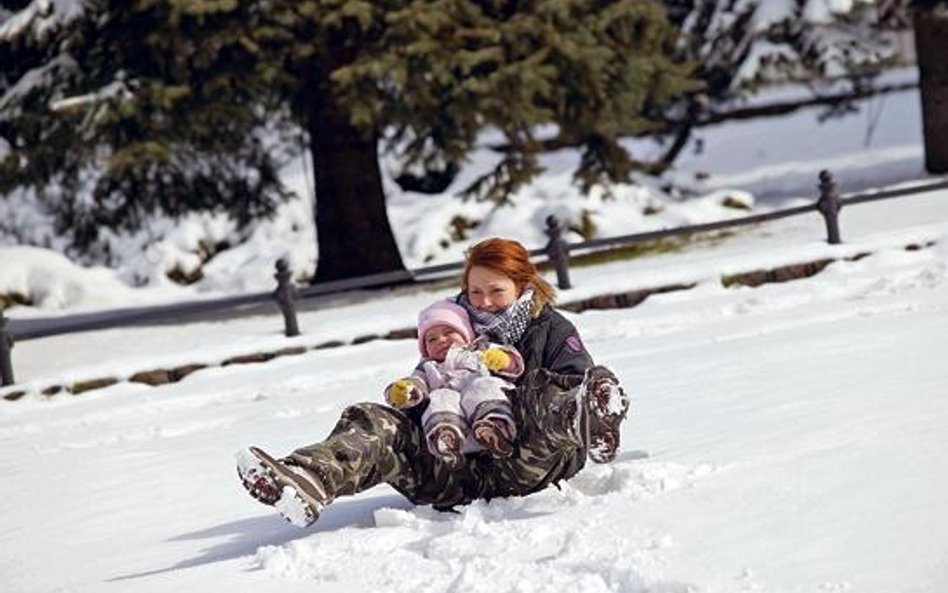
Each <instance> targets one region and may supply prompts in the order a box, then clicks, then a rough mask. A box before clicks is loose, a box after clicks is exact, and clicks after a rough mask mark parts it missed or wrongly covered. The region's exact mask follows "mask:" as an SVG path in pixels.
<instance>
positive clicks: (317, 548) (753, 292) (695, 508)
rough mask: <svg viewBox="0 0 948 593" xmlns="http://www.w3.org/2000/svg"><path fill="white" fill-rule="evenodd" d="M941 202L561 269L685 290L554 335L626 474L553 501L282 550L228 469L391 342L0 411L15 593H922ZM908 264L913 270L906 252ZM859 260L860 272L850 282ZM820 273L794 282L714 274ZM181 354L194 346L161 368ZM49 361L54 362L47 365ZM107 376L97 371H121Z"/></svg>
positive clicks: (931, 462)
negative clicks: (725, 280)
mask: <svg viewBox="0 0 948 593" xmlns="http://www.w3.org/2000/svg"><path fill="white" fill-rule="evenodd" d="M946 204H948V194H946V193H945V192H942V193H937V194H931V195H928V196H919V197H913V198H905V199H902V200H895V201H890V202H886V203H878V204H872V205H862V206H858V207H853V208H851V209H849V210H848V211H846V213H845V222H844V232H845V233H846V238H847V240H848V243H847V245H844V246H840V247H829V246H826V245H825V244H823V243H822V240H821V236H820V233H821V229H820V222H819V220H818V219H817V218H816V217H815V216H814V217H813V218H808V217H805V218H801V219H793V220H790V221H784V222H782V223H779V224H775V225H767V226H763V227H760V228H758V229H756V230H755V231H753V232H751V233H749V234H747V235H745V236H742V237H738V238H735V239H734V240H732V241H725V242H723V243H720V244H718V245H716V246H715V247H713V248H711V249H704V250H688V251H686V252H683V253H678V254H670V255H665V256H661V257H656V258H650V259H647V260H639V261H637V262H623V263H614V264H609V265H607V266H600V267H596V268H582V269H578V270H577V273H576V277H575V283H576V285H577V288H576V289H575V292H574V291H568V292H567V293H565V294H564V295H562V297H563V299H564V300H568V299H569V298H571V297H575V296H577V295H581V294H583V291H594V290H596V289H597V288H596V287H599V288H600V289H601V288H602V287H603V286H613V287H615V286H622V285H626V284H629V283H632V282H644V283H649V282H654V281H656V280H659V279H661V278H668V277H682V278H690V279H692V280H696V281H698V284H697V286H696V287H695V288H694V289H691V290H687V291H681V292H677V293H671V294H668V295H663V296H655V297H652V298H651V299H649V300H648V301H646V302H645V303H644V304H643V305H641V306H639V307H637V308H634V309H627V310H612V311H590V312H586V313H583V314H579V315H571V318H572V319H573V320H574V321H575V323H576V324H577V325H578V326H579V327H580V329H581V331H582V333H583V335H584V338H585V341H586V342H587V345H588V347H589V348H590V350H591V352H592V353H593V354H594V355H595V356H596V358H597V359H598V360H599V361H601V362H602V363H605V364H607V365H610V366H612V367H613V368H614V369H615V370H616V372H617V373H618V374H619V375H620V377H622V378H623V379H624V381H625V382H626V384H627V385H628V388H629V391H630V392H631V393H632V395H633V398H634V399H633V402H634V403H633V414H632V416H631V417H630V419H629V421H628V422H627V424H626V425H625V426H624V428H623V435H622V438H623V443H625V448H624V451H623V452H622V453H621V455H620V457H619V460H618V461H617V462H616V463H615V464H613V465H610V466H594V467H587V468H586V469H585V470H583V471H582V472H581V473H580V474H579V475H578V476H576V477H575V478H574V479H572V480H570V481H569V482H568V483H567V484H565V485H564V486H563V488H562V489H561V490H555V489H551V490H548V491H545V492H542V493H540V494H537V495H534V496H531V497H528V498H522V499H509V500H495V501H492V502H491V503H489V504H488V503H483V502H481V503H476V504H473V505H471V506H470V507H467V508H464V509H462V510H461V511H460V512H459V513H458V514H440V513H437V512H434V511H433V510H431V509H429V508H413V507H411V505H409V504H407V503H406V502H405V501H404V500H403V499H401V498H400V497H399V496H398V495H397V494H395V493H394V492H393V491H392V490H390V489H389V488H387V487H379V488H376V489H374V490H373V491H370V492H368V493H365V494H363V495H360V496H357V497H354V498H348V499H341V500H339V501H337V502H336V503H335V504H334V505H333V506H331V507H330V508H329V509H328V510H327V512H326V513H325V514H324V516H323V517H322V518H321V519H320V521H319V522H318V523H317V524H316V525H315V526H314V527H313V528H311V529H309V530H298V529H296V528H295V527H292V526H290V525H289V524H286V523H284V522H283V521H282V520H281V519H280V518H279V516H277V515H275V514H274V513H272V512H270V510H269V509H267V508H266V507H263V506H261V505H259V504H257V503H256V502H255V501H253V500H252V499H250V498H249V497H248V496H247V495H246V493H245V492H244V491H243V489H242V488H241V487H240V485H239V483H238V481H237V478H236V475H235V472H234V467H233V455H234V453H235V452H236V451H237V450H238V449H239V448H240V447H242V446H245V445H247V444H251V443H253V444H258V445H261V446H265V447H267V448H270V449H272V450H274V451H277V452H285V451H288V450H290V449H291V448H293V447H295V446H298V445H301V444H304V443H308V442H311V441H314V440H318V439H320V438H322V437H323V436H325V435H326V433H327V432H328V431H329V429H330V428H331V426H332V424H333V422H334V420H335V418H336V417H337V416H338V414H339V412H340V410H341V409H342V408H343V407H344V406H345V405H346V404H347V403H349V402H352V401H357V400H377V398H378V397H379V390H380V388H381V386H382V385H383V384H384V383H385V382H386V381H388V380H390V379H391V378H392V377H395V376H397V375H399V374H401V373H403V372H404V371H405V369H406V368H409V367H410V365H412V364H413V362H414V357H415V351H414V348H415V346H414V343H413V341H411V340H398V341H374V342H369V343H365V344H361V345H357V346H344V347H338V348H328V349H324V350H312V351H308V352H307V353H305V354H302V355H298V356H289V357H283V358H279V359H275V360H273V361H271V362H268V363H264V364H255V365H235V366H228V367H223V368H211V369H205V370H203V371H198V372H196V373H194V374H193V375H191V376H189V377H187V378H185V379H184V380H182V381H180V382H179V383H176V384H173V385H169V386H164V387H158V388H151V387H147V386H144V385H140V384H135V383H128V382H120V383H118V384H117V385H114V386H112V387H109V388H106V389H102V390H96V391H93V392H89V393H87V394H84V395H81V396H68V395H62V394H61V395H59V396H54V397H52V398H48V399H45V398H41V397H36V396H30V397H26V398H23V399H21V400H19V401H17V402H3V403H4V405H3V406H2V407H0V468H2V470H3V473H4V475H5V476H7V478H8V479H6V480H4V481H3V483H2V486H0V510H2V516H3V529H2V530H0V550H2V551H0V571H2V574H3V575H4V576H5V589H7V590H10V591H24V592H31V591H43V592H45V591H50V592H52V591H74V592H92V591H96V592H98V591H135V592H148V591H155V592H165V591H169V590H180V591H221V592H228V593H229V592H233V591H255V592H256V591H274V592H277V591H278V592H280V593H286V592H289V591H314V590H318V591H340V592H342V591H346V592H356V593H359V592H366V593H368V592H372V593H375V592H377V591H380V590H385V591H406V592H407V591H418V590H426V591H431V592H442V591H443V592H447V591H485V592H486V591H491V592H495V591H511V592H513V591H518V592H519V591H550V590H560V591H582V592H598V591H622V592H630V593H635V592H646V591H647V592H650V593H682V592H685V591H701V592H731V591H734V592H736V591H767V592H794V593H799V592H813V593H824V592H826V591H853V592H860V593H863V592H864V593H894V592H932V591H940V590H944V589H945V587H946V586H948V565H946V564H945V559H946V558H948V510H946V507H945V505H944V500H945V498H946V497H948V473H946V472H945V471H944V468H945V463H944V460H943V459H942V451H943V450H944V449H945V446H946V445H948V436H946V433H945V431H944V426H945V425H946V422H948V400H946V399H945V397H944V394H945V393H948V375H946V373H945V372H944V352H946V351H948V282H946V273H948V206H946ZM906 246H908V247H909V249H906ZM858 252H869V253H871V255H869V256H866V257H862V258H859V259H856V260H854V261H847V260H845V259H844V258H845V257H846V256H848V255H851V254H853V253H858ZM827 253H829V254H835V255H837V256H840V258H843V259H842V261H839V262H837V263H834V264H832V265H830V266H829V267H828V268H827V269H826V270H824V271H823V272H822V273H820V274H818V275H816V276H814V277H812V278H810V279H806V280H798V281H794V282H789V283H784V284H768V285H764V286H762V287H759V288H756V289H750V288H738V289H725V288H723V287H722V286H721V283H720V281H719V280H720V277H719V273H720V272H722V271H727V270H728V269H747V268H755V267H767V266H768V265H773V264H774V263H775V262H778V261H784V260H798V261H799V260H806V259H809V258H812V257H814V256H819V255H825V254H827ZM432 296H433V295H430V294H424V293H420V294H413V295H408V296H401V297H398V298H395V297H393V298H389V299H386V298H384V297H381V298H379V299H374V300H370V301H368V302H365V303H361V304H353V305H349V306H338V307H334V308H332V309H329V310H326V311H319V312H313V313H310V314H307V315H306V316H304V317H303V319H302V325H303V327H304V332H306V335H307V336H308V337H306V336H304V337H303V338H300V339H303V340H305V339H311V340H315V339H317V337H318V338H319V339H323V338H325V337H332V336H334V335H335V336H345V335H349V336H351V335H353V334H354V333H358V332H360V331H361V330H363V329H364V326H365V325H366V324H369V325H371V324H374V325H376V326H379V327H380V328H381V327H385V326H401V325H404V322H405V321H406V320H407V321H409V322H410V320H411V319H412V317H413V316H414V313H415V311H416V310H417V307H418V306H419V304H420V303H423V302H425V301H426V300H428V299H429V298H430V297H432ZM278 328H279V321H278V319H276V318H274V317H266V318H260V319H248V320H243V321H241V322H239V323H234V322H231V323H206V324H193V325H187V326H180V327H176V328H164V327H158V328H144V329H138V330H131V329H130V330H111V331H108V332H98V333H96V334H87V335H79V336H63V337H60V338H52V339H46V340H37V341H32V342H25V343H23V344H20V345H18V346H17V347H16V349H15V357H16V361H17V364H18V365H25V366H24V367H22V368H27V369H30V370H29V371H28V373H27V374H28V375H29V377H27V378H28V379H29V378H33V379H38V378H41V377H49V376H55V375H56V374H57V373H62V372H64V368H68V369H72V370H71V371H70V372H73V373H75V374H77V375H82V374H83V372H84V370H85V372H93V371H90V369H95V370H94V372H101V371H107V370H109V369H112V370H116V369H121V368H122V367H123V365H127V366H129V367H134V366H135V365H134V364H131V363H130V362H129V360H135V359H137V358H136V357H138V358H141V359H142V360H145V359H148V360H149V362H151V363H154V362H155V361H156V360H161V359H163V358H167V359H172V358H173V359H176V360H179V361H180V360H187V359H191V360H194V359H196V358H213V357H215V356H217V357H221V356H224V355H226V354H227V353H228V352H231V351H232V349H233V348H235V344H237V343H241V342H242V343H244V344H245V345H247V346H255V347H260V346H261V345H266V344H269V343H275V342H277V341H280V343H283V344H286V343H287V341H286V340H285V339H283V338H280V337H279V336H278V335H277V333H278ZM181 344H186V345H187V346H186V347H184V348H182V347H181ZM64 365H65V366H64ZM117 372H118V371H117Z"/></svg>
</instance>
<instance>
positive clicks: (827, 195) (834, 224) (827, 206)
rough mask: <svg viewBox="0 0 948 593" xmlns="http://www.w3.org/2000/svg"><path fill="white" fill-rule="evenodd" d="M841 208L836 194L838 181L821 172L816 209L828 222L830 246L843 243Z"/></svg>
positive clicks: (827, 229)
mask: <svg viewBox="0 0 948 593" xmlns="http://www.w3.org/2000/svg"><path fill="white" fill-rule="evenodd" d="M840 208H842V206H840V204H839V194H837V193H836V181H834V180H833V174H832V173H830V172H829V171H827V170H826V169H823V170H822V171H820V199H819V201H818V202H817V203H816V209H817V210H819V212H820V214H822V215H823V219H824V220H825V221H826V240H827V241H828V242H829V243H830V245H838V244H840V243H842V242H843V240H842V239H841V238H840V236H839V210H840Z"/></svg>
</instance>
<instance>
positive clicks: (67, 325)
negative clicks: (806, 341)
mask: <svg viewBox="0 0 948 593" xmlns="http://www.w3.org/2000/svg"><path fill="white" fill-rule="evenodd" d="M819 179H820V183H819V186H818V187H819V189H820V192H819V198H818V199H817V201H815V202H814V203H812V204H808V205H805V206H797V207H794V208H786V209H782V210H776V211H773V212H767V213H763V214H755V215H751V216H744V217H739V218H732V219H729V220H722V221H717V222H710V223H703V224H694V225H688V226H681V227H675V228H671V229H662V230H657V231H648V232H644V233H633V234H629V235H621V236H615V237H604V238H599V239H592V240H589V241H582V242H577V243H569V242H567V241H565V240H564V239H563V238H562V231H563V228H562V227H561V225H560V224H559V221H557V220H556V218H555V217H553V216H550V217H547V219H546V221H545V222H546V227H547V228H546V229H545V232H546V234H547V236H548V237H549V241H548V242H547V244H546V246H544V247H542V248H538V249H533V250H531V251H530V252H529V253H530V256H531V257H534V258H545V261H546V262H548V263H549V264H550V265H551V266H552V267H553V268H554V269H555V270H556V275H557V285H558V286H559V287H560V288H562V289H566V288H570V287H571V284H570V280H569V254H570V253H576V252H578V251H583V252H590V251H593V252H595V251H599V250H602V251H605V250H608V249H612V248H616V247H621V246H628V245H634V244H636V243H644V242H649V241H656V240H660V239H665V238H669V237H677V236H685V235H693V234H697V233H705V232H711V231H717V230H723V229H727V228H733V227H739V226H747V225H752V224H760V223H762V222H769V221H773V220H779V219H782V218H789V217H792V216H799V215H801V214H808V213H810V212H818V213H820V214H821V215H822V216H823V218H824V221H825V223H826V229H827V241H828V242H829V243H840V242H841V241H842V239H841V237H840V230H839V219H838V214H839V210H840V208H842V207H843V206H849V205H856V204H862V203H866V202H873V201H877V200H885V199H890V198H899V197H904V196H910V195H917V194H921V193H927V192H932V191H938V190H942V189H948V180H939V181H936V182H932V183H927V184H920V185H915V186H907V187H903V188H897V189H891V190H885V191H879V192H870V193H863V194H856V195H850V196H844V197H840V196H839V195H838V194H837V192H836V184H835V182H834V180H833V177H832V175H831V174H830V173H829V172H828V171H821V172H820V175H819ZM540 261H543V259H541V260H540ZM463 266H464V262H452V263H446V264H438V265H434V266H427V267H422V268H416V269H413V270H399V271H395V272H385V273H380V274H372V275H369V276H362V277H359V278H349V279H345V280H337V281H332V282H323V283H320V284H315V285H312V286H306V287H295V286H294V285H293V283H292V281H291V278H290V276H291V274H290V272H289V270H288V266H287V263H286V261H285V260H279V261H278V262H277V263H276V273H275V274H274V278H275V279H276V281H277V288H276V289H275V290H274V291H272V292H255V293H248V294H244V295H236V296H230V297H222V298H215V299H206V300H196V301H187V302H180V303H174V304H169V305H158V306H151V307H135V308H123V309H112V310H108V311H99V312H94V313H85V314H77V315H70V316H66V317H51V318H50V317H47V318H37V319H22V320H21V319H7V318H6V317H5V316H4V312H3V309H0V386H7V385H13V384H14V382H15V381H14V375H13V363H12V359H11V356H12V355H11V352H12V349H13V346H14V344H15V343H16V342H18V341H25V340H32V339H37V338H43V337H49V336H55V335H62V334H69V333H76V332H83V331H92V330H100V329H109V328H114V327H125V326H130V325H137V324H144V323H159V322H168V321H171V320H180V319H181V318H182V317H188V316H190V317H193V316H196V315H197V316H200V315H208V314H211V313H214V314H218V315H219V314H222V313H229V314H235V313H238V312H240V311H241V310H242V309H243V310H245V309H247V308H249V307H253V306H260V305H264V304H266V303H272V302H274V301H275V302H276V305H277V306H278V307H279V309H280V311H281V313H282V314H283V318H284V333H285V334H286V335H287V336H295V335H298V334H299V327H298V324H297V321H296V306H295V303H296V301H298V300H301V299H312V298H315V297H319V296H324V295H331V294H338V293H342V292H346V291H350V290H355V289H367V288H380V287H387V286H395V285H398V284H406V283H412V282H414V283H419V282H426V281H432V280H437V279H441V278H444V277H446V276H447V275H448V274H451V273H456V272H458V271H460V270H461V269H462V268H463Z"/></svg>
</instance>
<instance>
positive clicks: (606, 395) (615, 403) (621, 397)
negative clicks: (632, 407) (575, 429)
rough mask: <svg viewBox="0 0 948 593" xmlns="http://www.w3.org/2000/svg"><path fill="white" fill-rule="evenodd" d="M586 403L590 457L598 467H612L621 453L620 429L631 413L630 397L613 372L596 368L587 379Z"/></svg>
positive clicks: (585, 388)
mask: <svg viewBox="0 0 948 593" xmlns="http://www.w3.org/2000/svg"><path fill="white" fill-rule="evenodd" d="M583 400H585V404H586V410H587V417H588V419H589V443H588V449H587V454H588V455H589V458H590V459H591V460H593V461H594V462H595V463H609V462H610V461H612V460H614V459H615V458H616V454H618V452H619V428H620V425H621V424H622V421H623V420H624V419H625V417H626V415H627V414H628V413H629V396H628V395H626V393H625V390H623V389H622V387H621V386H619V380H618V379H617V378H616V376H615V375H614V374H613V373H612V371H610V370H609V369H607V368H606V367H603V366H594V367H592V368H590V369H588V370H587V371H586V376H585V378H584V379H583V387H582V389H581V390H580V401H583Z"/></svg>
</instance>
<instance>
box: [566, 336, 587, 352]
mask: <svg viewBox="0 0 948 593" xmlns="http://www.w3.org/2000/svg"><path fill="white" fill-rule="evenodd" d="M566 347H567V348H569V349H570V350H572V351H573V352H582V351H584V350H585V348H584V347H583V341H582V340H580V339H579V335H577V334H570V335H569V336H567V337H566Z"/></svg>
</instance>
